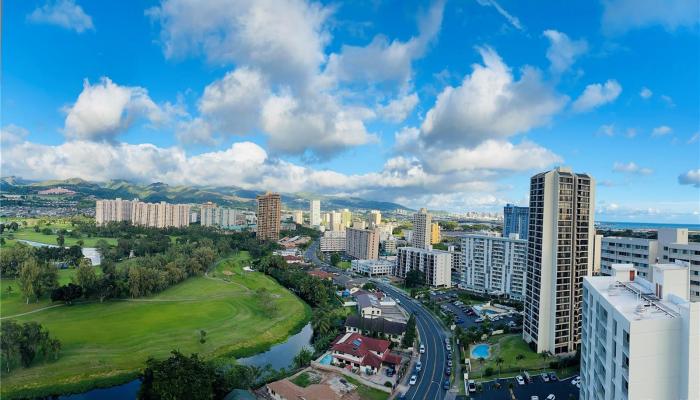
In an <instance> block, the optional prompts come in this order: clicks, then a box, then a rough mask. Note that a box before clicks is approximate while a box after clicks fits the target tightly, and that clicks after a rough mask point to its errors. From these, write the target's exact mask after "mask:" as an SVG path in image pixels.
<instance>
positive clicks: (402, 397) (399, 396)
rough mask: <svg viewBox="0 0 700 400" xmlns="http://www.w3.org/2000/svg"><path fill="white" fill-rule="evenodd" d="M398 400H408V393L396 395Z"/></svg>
mask: <svg viewBox="0 0 700 400" xmlns="http://www.w3.org/2000/svg"><path fill="white" fill-rule="evenodd" d="M396 399H397V400H406V393H399V395H398V396H397V397H396Z"/></svg>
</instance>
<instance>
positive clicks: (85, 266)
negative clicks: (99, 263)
mask: <svg viewBox="0 0 700 400" xmlns="http://www.w3.org/2000/svg"><path fill="white" fill-rule="evenodd" d="M75 283H76V284H77V285H78V286H80V287H82V288H83V294H84V295H85V297H89V296H91V295H92V294H93V293H94V292H95V289H97V274H95V267H93V266H92V262H91V261H90V260H89V259H87V258H83V259H81V260H80V263H79V265H78V270H77V271H76V273H75Z"/></svg>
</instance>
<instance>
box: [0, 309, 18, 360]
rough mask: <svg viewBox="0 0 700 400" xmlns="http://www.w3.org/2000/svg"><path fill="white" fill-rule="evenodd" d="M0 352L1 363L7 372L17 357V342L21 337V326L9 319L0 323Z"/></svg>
mask: <svg viewBox="0 0 700 400" xmlns="http://www.w3.org/2000/svg"><path fill="white" fill-rule="evenodd" d="M0 331H1V333H2V334H0V354H2V360H1V361H2V363H3V364H4V368H5V370H6V371H7V372H10V369H12V367H13V366H14V365H15V364H16V363H17V360H18V359H19V342H20V340H21V337H22V328H21V326H20V325H19V324H18V323H17V322H15V321H14V320H12V319H10V320H7V321H4V322H3V323H2V324H0Z"/></svg>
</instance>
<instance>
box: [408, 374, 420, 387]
mask: <svg viewBox="0 0 700 400" xmlns="http://www.w3.org/2000/svg"><path fill="white" fill-rule="evenodd" d="M416 381H418V377H416V376H415V375H411V379H409V380H408V384H409V385H411V386H413V385H415V384H416Z"/></svg>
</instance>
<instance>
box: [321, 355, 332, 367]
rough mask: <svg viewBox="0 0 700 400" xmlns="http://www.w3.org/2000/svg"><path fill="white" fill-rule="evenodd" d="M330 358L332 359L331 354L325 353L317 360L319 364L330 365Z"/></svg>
mask: <svg viewBox="0 0 700 400" xmlns="http://www.w3.org/2000/svg"><path fill="white" fill-rule="evenodd" d="M331 360H333V356H331V355H330V354H326V355H325V356H323V358H322V359H321V361H319V364H323V365H331Z"/></svg>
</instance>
